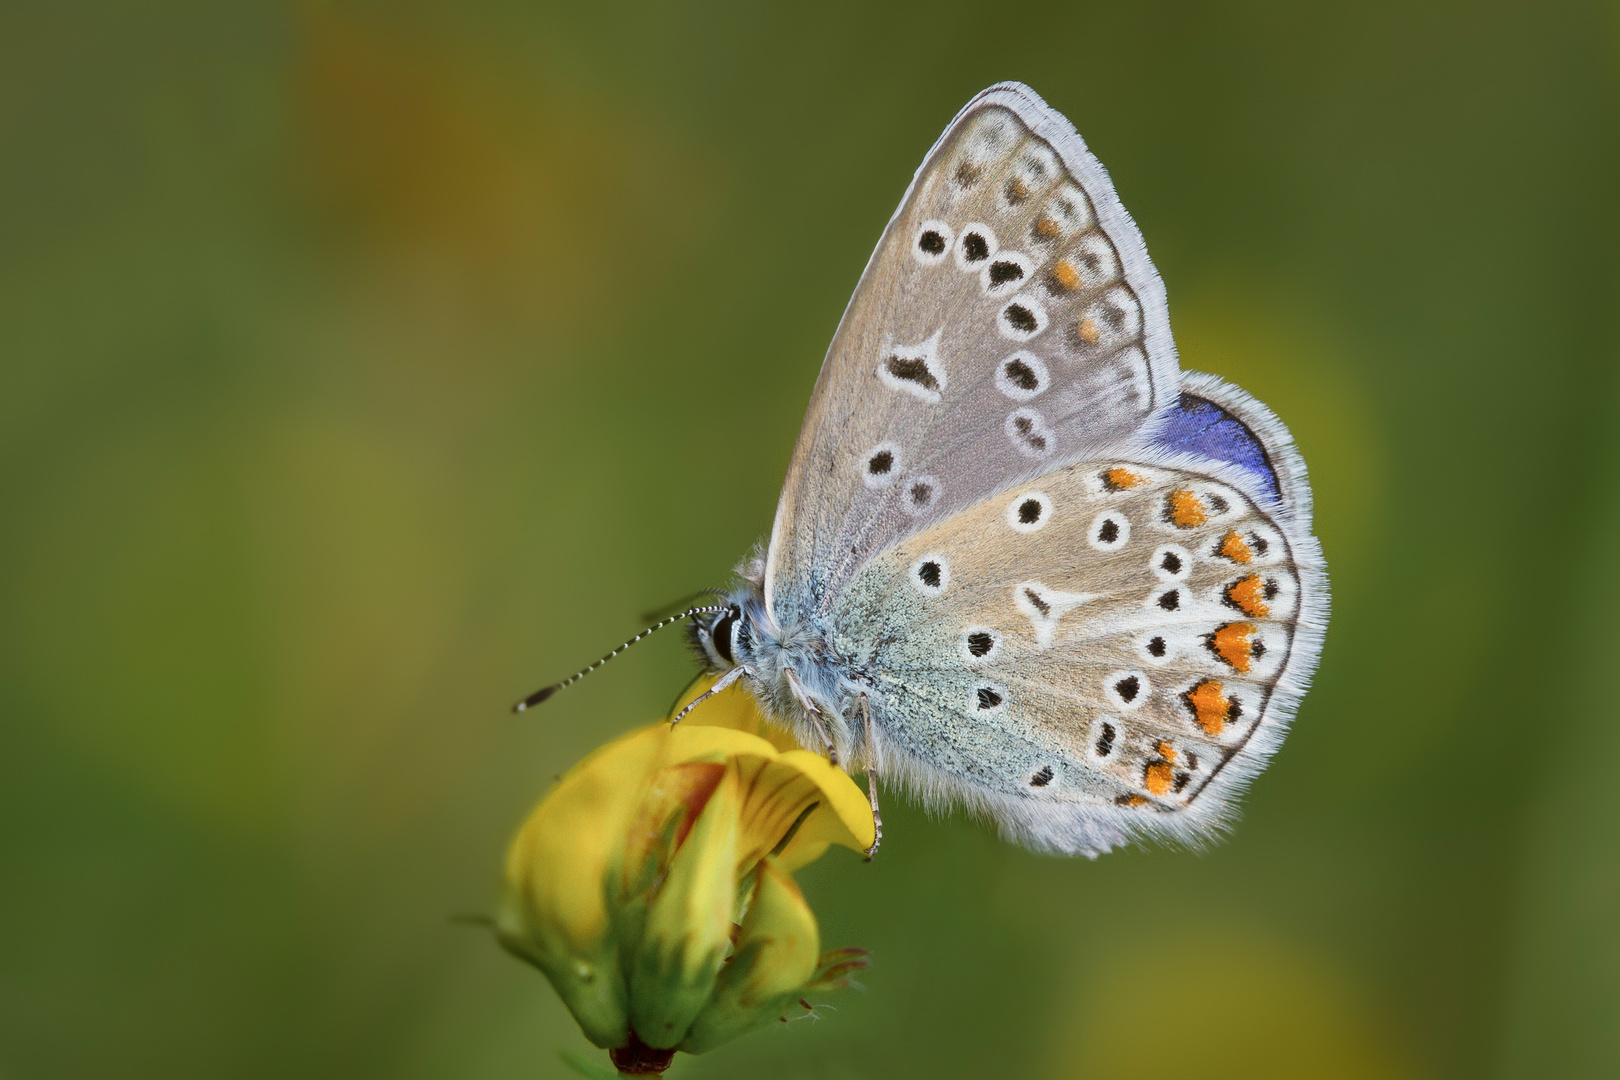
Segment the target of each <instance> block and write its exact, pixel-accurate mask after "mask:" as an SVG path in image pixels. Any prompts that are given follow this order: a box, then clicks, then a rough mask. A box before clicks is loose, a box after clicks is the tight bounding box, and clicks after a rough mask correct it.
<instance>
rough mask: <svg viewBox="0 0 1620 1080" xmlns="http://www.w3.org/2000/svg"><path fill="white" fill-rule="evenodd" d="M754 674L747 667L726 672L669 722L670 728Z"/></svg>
mask: <svg viewBox="0 0 1620 1080" xmlns="http://www.w3.org/2000/svg"><path fill="white" fill-rule="evenodd" d="M752 674H753V672H752V671H750V670H749V669H748V668H745V667H734V668H732V669H731V670H730V671H728V672H726V673H725V674H724V675H722V676H720V677H719V678H718V679H716V680H714V685H713V686H711V687H709V688H708V689H707V690H705V691H703V693H701V694H699V695H698V696H697V697H695V698H693V699H692V700H691V701H689V702H687V704H686V708H684V709H682V710H681V711H680V712H678V713H676V714H675V718H674V719H673V720H671V721H670V722H669V726H670V727H674V726H675V725H676V724H678V723H680V722H681V721H682V720H684V719H686V714H687V713H689V712H691V711H692V710H693V709H695V708H697V707H698V706H699V705H701V704H703V703H704V702H705V701H708V700H709V699H710V698H712V697H713V696H714V695H716V694H718V693H719V692H720V691H722V690H724V689H725V688H726V687H728V686H730V685H731V684H732V683H734V682H736V681H737V680H738V679H740V678H742V677H743V676H744V675H752Z"/></svg>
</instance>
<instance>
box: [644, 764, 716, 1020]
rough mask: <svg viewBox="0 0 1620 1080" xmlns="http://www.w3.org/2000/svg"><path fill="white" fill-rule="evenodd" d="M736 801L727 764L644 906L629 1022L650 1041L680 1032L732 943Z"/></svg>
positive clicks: (707, 991)
mask: <svg viewBox="0 0 1620 1080" xmlns="http://www.w3.org/2000/svg"><path fill="white" fill-rule="evenodd" d="M737 806H738V798H737V779H736V776H735V774H733V773H732V772H730V771H729V770H727V772H726V773H725V775H724V776H723V778H722V779H721V781H720V784H719V786H718V787H716V788H715V790H714V794H713V795H712V796H711V797H710V798H709V801H708V804H707V805H706V806H705V807H704V808H703V812H702V813H700V814H699V815H698V818H697V821H696V822H694V823H693V825H692V829H691V832H690V834H689V835H688V836H687V837H686V839H685V842H684V843H682V844H681V846H680V849H679V850H678V851H676V852H675V855H674V858H672V859H671V860H670V864H669V873H668V874H667V876H666V877H665V878H664V880H663V882H662V884H661V885H660V887H659V888H658V892H657V895H656V896H655V897H654V898H653V901H652V904H651V906H650V907H649V908H648V910H647V921H646V928H645V930H644V931H643V933H642V937H641V941H640V943H639V944H638V945H637V947H636V951H635V956H634V958H633V959H632V961H631V964H630V1022H631V1024H632V1025H633V1026H634V1027H635V1029H636V1034H637V1035H639V1036H640V1037H641V1040H642V1042H645V1043H646V1044H647V1045H648V1046H651V1047H655V1048H667V1047H671V1046H674V1045H675V1044H676V1043H678V1042H680V1041H681V1040H682V1039H683V1038H685V1037H686V1032H687V1029H688V1028H690V1027H691V1026H692V1021H693V1020H694V1019H695V1018H696V1017H697V1014H698V1011H699V1010H700V1009H702V1008H703V1003H704V1002H705V1001H706V1000H708V997H709V994H710V993H711V992H712V991H713V989H714V978H715V976H716V975H717V974H718V973H719V971H720V965H721V964H722V963H723V962H724V961H725V957H726V953H727V952H728V951H729V950H730V948H731V926H732V918H733V916H734V915H735V914H736V903H737V876H736V866H737Z"/></svg>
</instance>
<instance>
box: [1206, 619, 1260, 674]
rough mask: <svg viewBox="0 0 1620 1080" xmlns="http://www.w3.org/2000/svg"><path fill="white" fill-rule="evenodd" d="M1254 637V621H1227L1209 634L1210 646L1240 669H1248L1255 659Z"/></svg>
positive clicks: (1222, 657)
mask: <svg viewBox="0 0 1620 1080" xmlns="http://www.w3.org/2000/svg"><path fill="white" fill-rule="evenodd" d="M1253 637H1254V624H1253V623H1246V622H1236V623H1227V624H1226V625H1225V626H1223V627H1221V628H1220V629H1218V630H1216V631H1215V632H1214V633H1213V634H1211V635H1210V636H1209V647H1210V648H1211V649H1213V650H1215V655H1216V656H1218V657H1220V658H1221V659H1222V660H1225V661H1226V662H1227V663H1228V664H1231V665H1232V666H1233V667H1234V668H1236V669H1237V670H1238V671H1248V670H1249V665H1250V664H1251V663H1252V662H1253V659H1254V642H1253V641H1252V640H1251V639H1252V638H1253Z"/></svg>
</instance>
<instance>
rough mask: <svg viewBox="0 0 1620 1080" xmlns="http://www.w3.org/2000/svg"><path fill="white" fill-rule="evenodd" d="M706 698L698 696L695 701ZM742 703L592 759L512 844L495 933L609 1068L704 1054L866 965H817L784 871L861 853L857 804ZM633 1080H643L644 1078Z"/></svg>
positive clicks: (825, 769) (740, 698)
mask: <svg viewBox="0 0 1620 1080" xmlns="http://www.w3.org/2000/svg"><path fill="white" fill-rule="evenodd" d="M700 689H701V688H700ZM792 745H793V744H792V743H791V741H790V740H788V739H787V737H786V736H785V735H782V734H781V733H778V732H773V731H771V730H769V729H767V728H765V726H764V724H763V722H762V720H761V718H760V717H759V714H758V712H757V710H755V708H754V707H753V703H752V699H751V698H749V697H748V696H747V695H746V694H744V693H742V692H741V691H738V690H729V691H725V692H722V693H721V694H718V695H716V696H715V697H714V698H711V699H710V700H709V701H708V702H706V703H705V704H704V705H703V706H701V707H700V708H698V709H697V710H695V711H694V712H693V713H692V714H691V715H690V716H689V717H687V719H686V720H684V721H683V722H682V723H681V724H680V725H679V726H675V727H672V726H671V725H669V724H667V723H659V724H654V725H652V726H650V727H646V728H641V729H639V730H637V731H633V732H631V733H630V734H628V735H625V736H623V737H622V738H620V739H618V740H615V741H614V742H612V743H609V744H608V745H607V746H605V747H602V748H601V749H599V750H597V751H596V752H595V753H593V754H591V755H590V756H589V757H587V758H586V759H585V760H584V761H582V762H581V763H580V764H579V765H577V766H575V767H574V768H573V769H572V770H570V771H569V773H568V774H567V775H566V776H564V777H563V779H562V781H561V782H560V783H559V784H558V785H557V787H556V788H555V789H553V791H552V792H551V794H550V795H548V796H547V797H546V798H545V799H544V800H543V801H542V802H541V803H540V805H539V806H538V807H537V808H536V809H535V810H534V812H533V813H532V814H531V815H530V817H529V819H528V821H526V822H525V823H524V825H523V827H522V828H521V829H520V830H519V832H518V835H517V838H516V839H515V840H514V841H513V843H512V847H511V850H510V851H509V853H508V856H507V863H506V887H505V891H504V896H503V899H502V903H501V907H500V912H499V915H498V916H497V919H496V934H497V937H498V939H499V940H500V942H501V944H502V945H503V946H505V947H506V948H507V949H508V950H509V951H510V952H512V953H513V954H515V955H517V956H519V957H521V958H523V959H525V960H528V961H529V962H531V963H533V964H534V965H535V966H536V967H538V968H539V969H540V970H541V971H542V972H544V973H545V974H546V976H547V978H549V979H550V980H551V983H552V985H553V987H555V988H556V990H557V993H558V995H559V996H560V997H561V998H562V999H563V1003H564V1004H565V1005H567V1007H568V1009H569V1011H570V1012H572V1013H573V1014H574V1017H575V1019H576V1020H577V1021H578V1022H579V1025H580V1027H581V1029H582V1030H583V1031H584V1033H585V1035H586V1037H587V1038H589V1039H590V1040H591V1041H592V1042H594V1043H595V1044H596V1045H598V1046H601V1047H604V1048H607V1049H610V1050H613V1051H615V1060H620V1059H623V1060H625V1061H628V1060H631V1059H634V1060H636V1061H638V1062H646V1061H652V1062H654V1064H653V1065H652V1066H648V1068H650V1069H651V1070H652V1071H654V1072H656V1071H657V1068H659V1067H660V1066H659V1065H658V1064H657V1063H659V1062H666V1061H667V1060H668V1058H667V1055H668V1054H669V1053H671V1052H672V1051H673V1050H675V1049H679V1050H682V1051H685V1052H688V1053H703V1052H705V1051H707V1050H710V1049H713V1048H714V1047H716V1046H719V1045H721V1044H723V1043H725V1042H728V1041H730V1040H731V1039H734V1038H736V1037H737V1036H739V1035H742V1034H744V1033H745V1032H747V1031H750V1030H752V1029H754V1028H756V1027H758V1026H760V1025H762V1024H765V1023H768V1022H770V1021H773V1020H777V1019H782V1018H786V1017H787V1015H788V1014H789V1013H791V1012H795V1011H798V1010H801V1009H803V1008H806V1007H807V1006H805V1005H803V1004H802V999H803V997H804V996H805V995H806V994H807V993H810V992H812V991H815V990H822V989H831V988H833V987H836V986H842V985H844V984H845V983H846V982H847V981H848V978H849V976H850V975H851V974H853V973H854V972H855V971H857V970H859V969H860V968H863V967H865V965H866V954H865V953H864V952H862V951H860V950H840V951H838V952H834V953H829V954H827V955H826V956H820V955H819V949H820V935H819V933H818V931H817V928H816V920H815V915H814V914H813V913H812V912H811V910H810V908H809V906H808V905H807V904H806V903H805V900H804V896H803V894H801V893H800V892H799V888H798V886H797V885H796V884H795V883H794V881H793V878H792V876H791V872H792V871H793V870H795V869H797V868H798V867H800V866H803V865H805V864H807V863H809V862H812V861H814V860H815V859H817V858H819V857H820V856H821V855H822V854H823V853H824V852H825V851H826V850H827V848H828V847H829V846H831V845H833V844H839V845H841V846H844V847H847V848H850V849H852V850H854V851H864V850H865V849H866V848H867V847H869V846H870V845H871V843H872V839H873V822H872V815H871V809H870V807H869V805H868V803H867V800H866V797H865V795H864V794H863V793H862V792H861V790H860V788H858V787H857V786H856V785H855V783H854V781H852V780H851V779H850V778H849V777H848V776H847V775H846V774H845V773H843V772H842V771H841V770H839V769H838V768H836V767H835V766H833V765H831V764H829V763H828V762H827V761H826V760H825V759H823V758H821V757H819V756H817V755H815V754H811V753H809V752H807V751H804V750H800V749H797V748H791V747H792ZM642 1071H644V1070H642Z"/></svg>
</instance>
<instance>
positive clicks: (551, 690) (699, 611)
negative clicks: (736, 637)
mask: <svg viewBox="0 0 1620 1080" xmlns="http://www.w3.org/2000/svg"><path fill="white" fill-rule="evenodd" d="M730 610H731V605H730V604H708V605H705V606H703V607H694V608H687V609H686V610H685V611H683V612H681V613H680V614H679V615H671V616H670V617H669V618H667V619H659V620H658V621H657V622H656V623H654V624H653V625H651V626H649V627H647V629H645V630H643V631H642V632H641V633H639V634H637V635H636V636H635V637H633V638H631V639H630V640H629V641H627V642H625V643H624V644H623V645H620V646H619V647H618V648H617V649H614V650H613V651H612V652H610V653H608V654H607V655H606V656H604V657H602V659H600V660H598V661H597V662H596V663H594V664H592V665H591V666H590V667H588V668H585V669H584V670H583V671H577V672H575V673H574V674H572V675H570V676H568V678H566V679H564V680H563V681H562V682H560V683H552V684H551V685H550V686H548V687H546V688H544V689H542V690H536V691H535V692H534V693H532V694H530V695H529V696H528V697H526V698H524V699H523V700H522V701H520V702H518V703H517V704H516V705H513V706H512V711H513V712H515V713H519V712H523V711H524V710H525V709H532V708H534V707H535V706H536V705H538V704H540V703H541V702H542V701H544V700H546V698H548V697H550V696H551V695H552V694H555V693H556V692H557V691H559V690H561V689H562V688H563V687H565V686H568V685H570V684H572V683H577V682H579V680H581V679H583V678H584V677H585V676H587V675H589V674H590V673H591V672H593V671H595V670H596V669H597V668H599V667H601V666H602V665H603V664H605V663H607V662H608V661H609V660H611V659H613V658H614V657H615V656H618V655H619V654H620V653H622V652H624V650H626V649H628V648H629V647H630V646H632V645H634V644H635V643H636V642H638V641H640V640H641V639H642V638H644V637H646V636H647V635H648V634H651V633H652V632H653V631H655V630H662V629H663V628H664V627H666V626H668V625H669V624H670V623H676V622H680V621H681V620H682V619H690V618H691V617H692V616H694V615H717V614H719V613H720V612H722V611H730Z"/></svg>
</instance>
